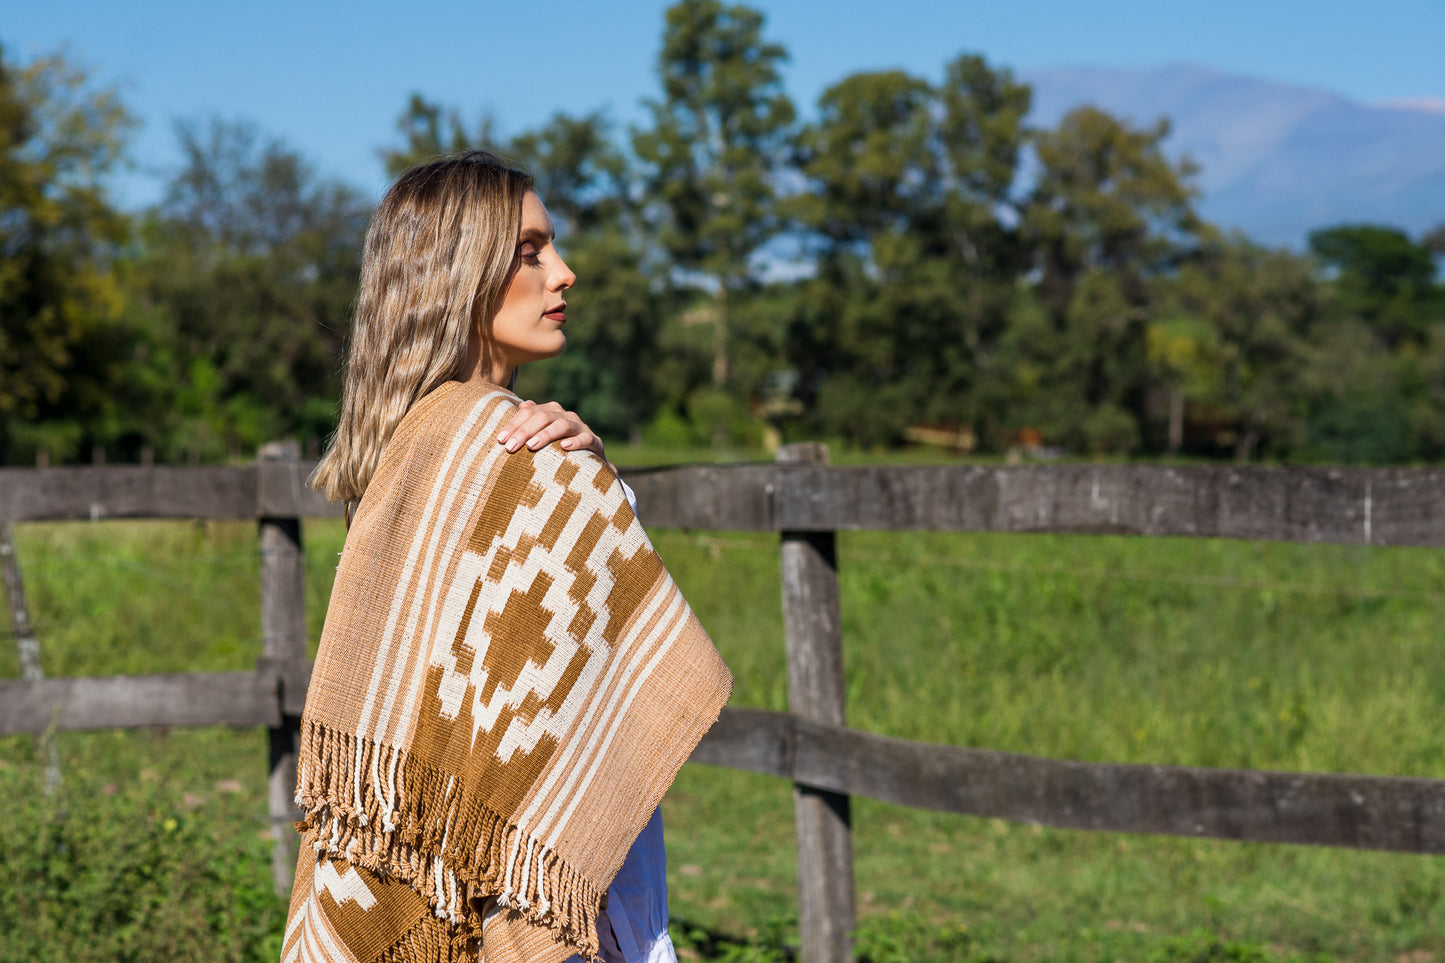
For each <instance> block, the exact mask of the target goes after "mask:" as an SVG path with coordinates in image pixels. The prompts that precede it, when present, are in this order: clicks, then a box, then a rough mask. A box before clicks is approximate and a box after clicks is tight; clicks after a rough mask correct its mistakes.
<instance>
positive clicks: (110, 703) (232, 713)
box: [0, 672, 281, 735]
mask: <svg viewBox="0 0 1445 963" xmlns="http://www.w3.org/2000/svg"><path fill="white" fill-rule="evenodd" d="M280 721H281V709H280V699H279V697H278V694H277V680H276V677H275V676H271V675H262V674H260V673H256V672H209V673H192V674H188V675H117V676H106V677H83V678H68V679H43V680H40V681H37V682H19V681H9V680H7V681H3V682H0V735H15V734H18V733H41V732H44V731H45V730H46V729H47V728H49V727H50V726H51V725H52V723H53V724H54V726H55V728H56V729H58V730H63V729H110V728H136V727H141V726H213V725H234V726H253V725H262V726H274V725H278V724H279V723H280Z"/></svg>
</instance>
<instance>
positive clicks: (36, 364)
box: [0, 48, 132, 463]
mask: <svg viewBox="0 0 1445 963" xmlns="http://www.w3.org/2000/svg"><path fill="white" fill-rule="evenodd" d="M131 125H132V120H131V118H130V115H129V114H127V113H126V111H125V109H124V108H123V107H122V106H121V104H120V102H119V100H118V99H117V97H116V95H115V93H114V92H113V91H111V90H108V89H103V88H96V87H94V86H93V85H92V84H91V83H90V82H89V81H88V79H87V78H86V76H85V74H84V73H83V72H82V71H80V70H78V69H76V68H75V67H73V66H71V65H69V64H67V63H66V62H65V61H64V60H63V59H62V58H61V57H59V56H51V57H42V58H39V59H37V60H34V61H32V62H31V63H28V64H16V63H14V62H12V61H11V60H10V59H8V58H7V57H6V56H5V52H4V50H3V48H0V463H4V462H10V461H15V460H18V459H21V458H30V459H33V458H34V457H35V452H36V451H37V450H38V449H52V448H53V449H54V453H55V455H56V456H57V457H58V458H68V457H71V456H73V455H74V454H75V452H76V449H77V448H78V447H79V446H80V443H81V442H82V441H83V440H91V441H96V442H103V441H105V440H107V439H106V437H105V435H106V434H107V430H110V431H114V430H116V427H117V425H118V423H123V422H125V421H126V420H127V418H128V415H129V414H130V413H129V412H128V411H127V410H126V406H125V404H124V400H125V398H126V392H125V391H124V386H123V382H124V379H123V377H122V375H121V367H122V361H123V359H124V356H125V347H126V331H125V324H124V318H123V312H122V299H121V296H120V292H119V290H118V287H117V283H116V278H115V275H114V273H113V271H112V265H113V264H114V262H115V259H116V257H117V255H118V254H119V251H120V246H121V245H122V243H123V242H124V240H125V237H126V222H125V219H124V218H123V217H122V216H121V214H120V213H119V212H118V211H116V210H115V208H114V207H112V206H111V204H110V201H109V199H108V198H107V196H106V192H105V188H104V184H105V179H106V177H107V175H108V174H109V173H110V172H111V171H112V170H113V169H114V168H115V167H116V166H117V164H118V163H119V161H120V157H121V150H122V147H123V144H124V138H125V135H126V133H127V131H128V130H129V128H130V126H131ZM117 389H119V390H117ZM78 425H87V426H88V427H89V431H87V430H85V429H83V428H81V429H78V428H77V426H78ZM86 435H89V436H90V437H89V438H88V439H87V438H86Z"/></svg>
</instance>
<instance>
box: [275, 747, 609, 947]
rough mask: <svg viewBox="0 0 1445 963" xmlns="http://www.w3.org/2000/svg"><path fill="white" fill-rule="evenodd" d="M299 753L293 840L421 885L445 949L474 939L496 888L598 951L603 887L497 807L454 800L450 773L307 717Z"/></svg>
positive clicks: (568, 938) (503, 898)
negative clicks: (297, 837)
mask: <svg viewBox="0 0 1445 963" xmlns="http://www.w3.org/2000/svg"><path fill="white" fill-rule="evenodd" d="M299 755H300V764H299V766H298V773H299V775H298V779H297V791H296V803H297V805H298V806H300V807H301V810H302V812H303V813H304V814H305V818H304V819H303V820H302V821H301V822H299V823H297V824H296V828H297V829H299V830H301V832H302V834H303V845H309V846H311V847H312V848H314V849H315V850H316V851H317V852H318V853H324V854H326V855H328V856H336V857H341V858H344V859H347V860H349V861H351V862H353V863H355V864H356V865H358V866H361V867H363V868H365V869H367V870H369V871H371V872H373V873H376V874H377V875H379V876H394V877H396V878H397V879H400V880H401V881H402V882H404V883H406V884H407V885H408V886H410V887H411V888H412V889H413V890H415V891H416V892H418V893H420V894H421V895H422V896H423V897H425V898H426V900H427V901H428V903H430V904H431V907H432V910H433V912H434V913H435V914H436V916H437V917H438V919H439V920H444V921H445V922H446V924H447V926H448V927H449V928H450V929H449V933H450V936H449V939H450V945H451V946H452V947H453V950H452V952H461V951H462V950H463V949H464V948H465V945H466V944H467V942H468V941H469V940H475V939H479V938H480V937H481V932H482V919H481V913H480V912H479V910H478V909H477V907H478V906H480V904H481V902H482V898H483V897H487V896H496V897H497V902H498V904H499V905H501V906H503V907H505V908H507V909H509V910H510V911H512V912H515V913H519V914H521V915H522V917H523V918H524V919H526V920H527V921H528V922H529V923H532V924H534V925H538V926H545V927H547V928H548V929H549V930H550V931H551V933H552V934H553V936H554V937H555V938H556V939H557V940H559V941H561V942H563V943H565V944H567V945H568V946H571V947H573V948H574V949H576V950H577V952H579V953H580V954H581V955H583V956H584V957H587V958H589V959H595V958H596V957H597V955H598V953H599V952H600V947H599V944H598V939H597V915H598V913H599V912H600V911H601V907H602V893H601V892H600V891H599V890H598V889H597V888H596V887H595V886H594V885H593V884H592V883H591V882H589V881H588V880H587V879H585V878H583V877H582V876H581V875H580V874H579V873H578V872H577V871H576V870H574V869H573V868H572V867H571V866H569V865H568V864H567V863H566V862H565V861H564V860H563V859H562V857H560V856H559V855H557V853H556V852H554V851H552V850H551V849H548V848H547V847H546V846H544V845H543V844H542V841H541V840H540V839H537V838H535V837H532V836H529V835H527V834H526V833H524V832H523V831H522V830H521V829H520V828H519V827H518V826H516V825H515V824H513V823H511V822H509V821H508V819H507V818H506V816H504V815H503V814H500V813H497V812H494V811H492V810H491V809H489V808H487V807H485V806H483V805H481V804H480V803H478V802H476V801H474V800H463V799H462V795H463V794H462V793H461V792H460V791H459V788H458V786H457V785H456V778H455V777H454V776H453V775H452V774H450V773H447V772H445V771H443V770H440V769H437V768H435V767H432V766H428V765H425V764H419V763H415V762H413V761H412V760H410V759H409V758H407V757H406V756H405V754H403V753H400V752H399V751H398V750H397V749H395V748H393V747H391V746H385V745H379V744H377V743H375V742H373V741H372V740H370V739H364V738H361V737H359V736H357V735H355V734H354V733H347V732H340V731H337V730H335V729H331V728H330V727H328V726H324V725H321V724H319V723H315V722H312V723H310V724H309V725H307V726H306V728H305V729H304V730H303V732H302V734H301V751H300V754H299ZM398 757H400V758H398ZM474 897H475V898H474ZM408 938H410V934H409V935H408ZM421 958H423V959H429V957H421ZM398 959H403V958H402V957H399V958H398ZM443 959H446V958H443Z"/></svg>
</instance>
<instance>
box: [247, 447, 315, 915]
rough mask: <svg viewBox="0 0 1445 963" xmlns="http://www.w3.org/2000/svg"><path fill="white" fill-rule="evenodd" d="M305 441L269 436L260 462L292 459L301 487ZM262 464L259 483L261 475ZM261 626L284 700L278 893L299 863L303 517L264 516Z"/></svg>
mask: <svg viewBox="0 0 1445 963" xmlns="http://www.w3.org/2000/svg"><path fill="white" fill-rule="evenodd" d="M300 458H301V446H300V445H298V444H297V443H296V442H294V441H276V442H269V443H267V444H265V445H262V446H261V449H260V451H258V452H257V460H258V461H261V462H283V463H288V464H289V467H290V469H291V471H292V472H293V473H294V475H295V485H296V487H297V489H298V492H299V487H300V485H301V483H302V482H301V477H300V476H301V470H300V465H299V461H300ZM257 467H258V481H257V484H258V486H259V485H260V484H264V482H263V481H262V480H261V476H260V471H259V469H260V468H261V466H260V465H258V466H257ZM259 528H260V532H259V538H260V543H261V632H262V635H263V636H264V638H265V654H264V655H263V656H262V659H261V664H260V665H259V666H258V667H257V669H258V671H263V672H264V671H269V672H272V673H275V674H276V677H277V679H278V680H279V686H278V692H277V698H279V699H280V700H281V703H282V710H281V725H280V726H279V727H277V728H273V729H271V730H270V786H269V793H268V795H269V801H270V811H271V832H272V835H273V836H274V838H275V842H274V844H273V845H272V849H271V873H272V878H273V879H274V880H275V883H276V891H277V892H278V893H282V894H284V893H287V892H290V889H291V879H292V875H293V874H294V872H295V869H296V847H297V835H296V831H295V829H293V828H292V826H291V824H292V823H293V822H294V821H296V820H297V819H300V818H301V814H300V812H299V811H298V810H297V808H296V798H295V797H296V754H297V751H298V750H299V748H300V745H301V716H300V713H299V712H298V711H295V705H296V703H298V702H299V701H300V698H301V697H304V693H302V694H301V695H300V696H298V695H297V694H296V693H289V696H290V697H289V698H288V692H287V691H286V688H287V686H288V683H289V684H291V685H295V684H296V682H295V681H294V680H296V679H297V678H298V677H299V673H298V672H297V671H295V670H296V667H297V666H299V665H301V664H303V663H304V662H305V661H306V590H305V566H304V565H303V561H302V557H301V519H300V518H297V517H294V516H293V517H276V516H262V517H261V519H260V525H259Z"/></svg>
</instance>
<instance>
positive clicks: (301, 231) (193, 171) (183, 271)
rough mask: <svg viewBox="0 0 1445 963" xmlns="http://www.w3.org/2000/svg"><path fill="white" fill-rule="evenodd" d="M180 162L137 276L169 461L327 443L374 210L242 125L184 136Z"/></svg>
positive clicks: (150, 228)
mask: <svg viewBox="0 0 1445 963" xmlns="http://www.w3.org/2000/svg"><path fill="white" fill-rule="evenodd" d="M177 135H178V138H179V140H180V146H181V152H182V155H183V156H184V158H185V161H184V164H183V166H182V167H181V169H180V170H179V171H178V172H177V173H176V175H175V176H174V178H173V179H172V181H171V183H170V186H169V189H168V191H167V194H166V197H165V200H164V201H163V202H162V203H161V204H160V205H159V206H158V207H156V208H155V209H154V210H151V211H149V212H148V213H147V215H146V217H145V219H144V221H143V223H142V230H141V236H140V241H141V243H140V248H139V254H140V257H139V260H138V263H137V265H136V267H135V269H134V272H133V276H132V288H133V291H134V297H135V302H136V310H137V311H138V312H139V313H141V314H142V315H143V316H144V317H145V318H146V321H147V323H146V332H147V336H148V343H149V351H150V352H151V356H152V361H151V367H152V370H153V371H154V370H163V371H165V372H166V376H165V377H164V378H163V379H162V382H161V384H160V385H159V386H158V390H159V391H160V392H161V395H162V397H161V400H160V402H159V407H160V410H161V411H162V412H164V414H163V415H162V416H160V417H158V418H157V424H156V430H157V432H158V435H159V437H157V438H156V439H155V440H156V443H157V444H158V446H159V447H161V448H162V449H163V450H164V451H165V453H166V455H167V456H169V457H181V456H184V457H187V458H190V459H193V460H194V459H198V458H216V457H222V456H225V455H228V454H229V455H233V456H234V455H238V454H240V453H241V452H242V451H243V450H245V449H248V448H252V447H254V446H255V445H256V444H258V443H260V442H262V441H265V440H266V439H268V438H273V437H279V436H282V435H297V436H300V437H302V438H305V439H308V440H309V442H310V443H311V444H313V445H314V444H317V443H319V440H320V438H322V437H324V436H325V434H327V433H328V432H329V431H330V429H331V427H332V424H333V421H334V418H333V414H332V409H333V405H334V403H335V399H336V398H337V397H338V396H339V393H340V386H339V372H340V363H339V362H340V356H341V350H342V345H343V343H344V341H345V338H346V334H347V330H348V321H349V310H350V304H351V301H352V298H353V297H354V295H355V291H356V281H357V275H358V271H359V257H360V249H361V239H362V234H363V232H364V230H365V225H366V219H367V217H368V216H369V214H370V209H369V205H368V204H367V203H366V202H365V201H364V199H363V198H361V197H360V195H358V194H357V193H356V192H355V191H353V190H352V189H350V188H348V187H345V186H343V185H340V184H337V183H333V182H329V181H326V180H324V179H322V178H320V177H319V176H318V175H317V174H316V173H315V172H314V171H313V170H312V169H311V168H310V166H309V165H308V164H307V163H306V162H305V160H304V159H303V158H301V157H300V156H299V155H298V154H296V153H295V152H294V151H291V150H290V149H288V148H287V147H285V146H284V145H283V144H281V143H279V142H277V141H274V140H266V139H264V138H263V137H262V136H261V135H260V134H259V133H258V132H257V131H256V130H255V128H254V127H252V126H250V125H248V124H243V123H229V122H223V121H220V120H214V119H213V120H211V121H210V122H209V123H206V124H196V123H186V124H181V125H179V126H178V128H177Z"/></svg>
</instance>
